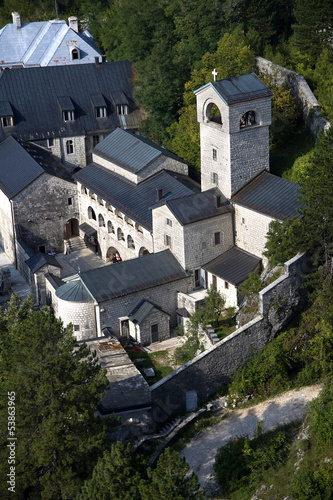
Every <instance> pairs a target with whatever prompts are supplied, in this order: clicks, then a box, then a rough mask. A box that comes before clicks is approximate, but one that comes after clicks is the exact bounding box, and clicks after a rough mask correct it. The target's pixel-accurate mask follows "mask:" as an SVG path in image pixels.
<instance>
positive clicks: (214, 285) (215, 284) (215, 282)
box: [212, 274, 217, 288]
mask: <svg viewBox="0 0 333 500" xmlns="http://www.w3.org/2000/svg"><path fill="white" fill-rule="evenodd" d="M212 280H213V281H212V285H213V287H214V288H217V279H216V276H215V275H214V274H213V276H212Z"/></svg>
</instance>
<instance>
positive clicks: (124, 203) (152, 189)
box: [74, 163, 192, 230]
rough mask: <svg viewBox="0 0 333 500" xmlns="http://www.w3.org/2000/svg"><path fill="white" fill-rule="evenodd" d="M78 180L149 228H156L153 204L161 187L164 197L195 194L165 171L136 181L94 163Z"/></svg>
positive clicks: (79, 175) (82, 170)
mask: <svg viewBox="0 0 333 500" xmlns="http://www.w3.org/2000/svg"><path fill="white" fill-rule="evenodd" d="M74 179H76V180H77V181H78V182H80V183H82V184H83V185H84V186H85V187H87V188H88V189H91V190H92V191H93V192H94V193H96V194H97V195H98V196H100V197H101V198H103V200H105V201H107V202H108V203H110V205H112V206H114V207H115V208H117V209H118V210H120V211H121V212H123V213H124V214H125V215H127V216H128V217H130V218H132V219H134V220H135V221H136V222H139V224H141V225H142V226H144V227H145V228H147V229H149V230H151V228H152V213H151V207H152V205H153V204H154V203H155V202H156V190H157V189H162V193H163V200H170V199H172V198H178V197H182V196H187V195H189V194H192V191H191V190H190V189H189V188H188V187H186V186H184V185H183V184H182V183H181V182H179V181H178V180H177V179H175V178H174V177H173V176H172V175H170V174H169V173H167V172H165V171H160V172H158V173H157V174H155V175H153V176H151V177H149V178H148V179H146V180H144V181H142V182H140V184H134V183H132V182H130V181H128V180H126V179H124V178H123V177H121V176H119V175H117V174H114V173H113V172H111V171H110V170H108V169H107V168H105V167H101V166H100V165H96V164H95V163H91V164H90V165H88V166H87V167H85V168H83V169H81V170H80V171H79V172H77V173H76V174H75V175H74Z"/></svg>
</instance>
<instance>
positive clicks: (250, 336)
mask: <svg viewBox="0 0 333 500" xmlns="http://www.w3.org/2000/svg"><path fill="white" fill-rule="evenodd" d="M310 271H312V266H311V264H310V263H309V260H308V257H307V255H304V254H303V255H300V254H298V255H297V256H296V257H294V258H293V259H291V260H290V261H288V262H286V264H285V274H284V275H283V276H281V277H280V278H278V280H276V281H275V282H274V283H272V284H271V285H269V286H268V287H266V288H265V289H264V290H262V291H261V292H260V297H259V301H260V315H259V316H257V317H256V318H255V319H254V320H252V321H251V322H249V323H247V324H246V325H244V326H243V327H242V328H239V329H238V330H236V331H235V332H234V333H233V334H231V335H229V337H227V338H226V339H224V340H221V341H220V342H219V344H217V345H216V346H213V347H211V348H210V349H208V350H207V351H205V352H203V353H201V354H200V355H199V356H197V357H196V358H195V359H194V360H192V361H189V362H188V363H186V364H185V365H183V366H182V367H180V368H179V369H177V370H175V371H174V372H173V373H171V374H170V375H168V376H167V377H165V378H164V379H162V380H160V381H159V382H157V383H156V384H154V385H153V386H151V387H150V390H151V395H152V402H153V418H154V420H155V421H156V422H163V421H165V420H167V419H168V418H170V416H171V415H174V414H177V413H180V412H184V411H186V392H188V391H192V390H195V391H196V392H197V397H198V404H199V405H200V404H202V403H203V402H204V401H205V400H206V399H207V398H208V397H209V396H211V395H212V394H213V393H214V392H215V391H216V390H217V389H218V388H219V387H220V386H221V384H223V383H226V382H228V381H229V380H230V377H231V376H232V375H233V373H234V372H235V370H236V369H237V368H238V367H239V366H240V365H242V364H243V363H244V362H246V361H247V360H249V359H251V358H252V357H253V356H254V355H255V354H256V353H257V352H259V351H260V350H261V349H262V348H263V347H265V345H266V344H267V343H268V342H269V341H270V340H272V338H273V337H274V336H275V335H276V333H277V332H279V331H280V330H281V329H282V328H283V327H284V326H285V325H286V324H287V323H288V322H289V321H290V320H291V319H292V318H293V317H294V316H295V315H296V314H297V313H298V312H300V311H301V310H302V309H303V308H304V305H305V303H306V294H305V291H304V290H303V289H302V288H300V285H301V283H302V282H303V279H304V274H306V273H308V272H310Z"/></svg>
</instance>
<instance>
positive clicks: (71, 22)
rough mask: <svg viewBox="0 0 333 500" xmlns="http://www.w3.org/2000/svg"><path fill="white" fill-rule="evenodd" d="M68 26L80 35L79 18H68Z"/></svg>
mask: <svg viewBox="0 0 333 500" xmlns="http://www.w3.org/2000/svg"><path fill="white" fill-rule="evenodd" d="M68 24H69V27H70V28H71V29H72V30H73V31H75V33H78V32H79V22H78V20H77V17H75V16H71V17H69V18H68Z"/></svg>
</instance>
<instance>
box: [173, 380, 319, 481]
mask: <svg viewBox="0 0 333 500" xmlns="http://www.w3.org/2000/svg"><path fill="white" fill-rule="evenodd" d="M321 388H322V386H321V385H314V386H311V387H302V388H301V389H299V390H293V391H288V392H284V393H283V394H280V395H278V396H276V397H274V398H272V399H269V400H267V401H264V402H262V403H259V404H257V405H255V406H252V407H249V408H243V409H239V410H231V411H230V414H229V415H228V416H227V418H226V419H224V420H223V421H222V422H220V423H218V424H216V425H214V426H212V427H210V428H209V429H206V430H204V431H202V432H200V433H199V434H198V435H197V436H196V437H195V438H194V439H192V441H190V443H189V444H188V445H187V446H186V447H185V448H184V449H183V451H182V453H181V455H182V456H183V457H185V459H186V461H187V463H188V464H189V466H190V468H191V470H193V471H194V472H195V473H196V474H197V475H198V477H199V481H200V484H201V487H202V488H207V487H210V486H212V487H213V488H214V483H215V480H214V470H213V466H214V463H215V456H216V453H217V450H218V448H220V447H221V446H224V445H226V444H227V443H228V442H229V441H231V440H232V439H235V438H237V437H240V436H248V437H250V438H251V437H253V436H254V435H255V432H256V430H257V422H263V426H262V430H263V432H267V431H269V430H271V429H274V428H275V427H277V426H279V425H286V424H289V423H291V422H296V421H298V420H301V419H302V417H303V415H304V413H305V411H306V409H307V407H308V404H309V402H310V401H311V400H312V399H314V398H315V397H317V396H318V394H319V392H320V390H321Z"/></svg>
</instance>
